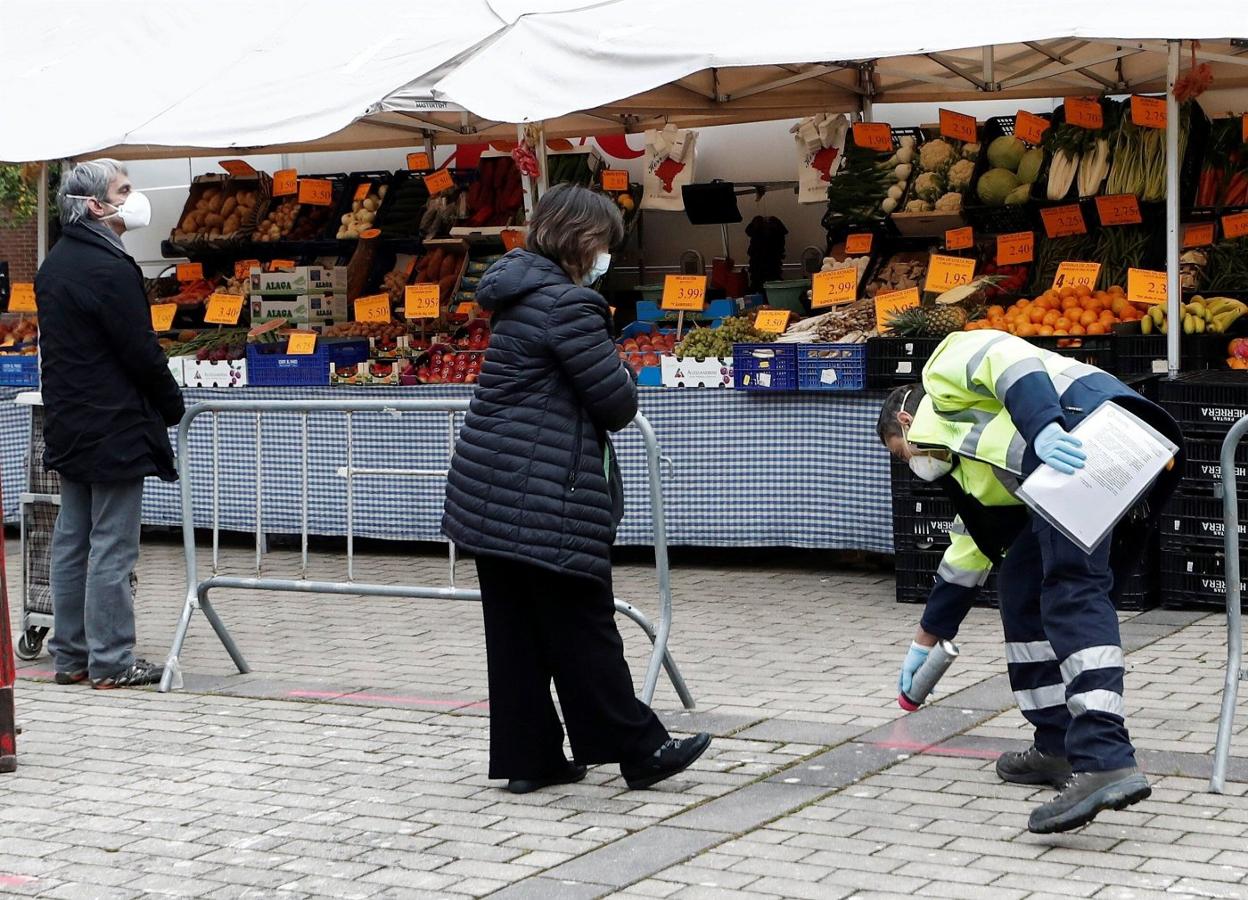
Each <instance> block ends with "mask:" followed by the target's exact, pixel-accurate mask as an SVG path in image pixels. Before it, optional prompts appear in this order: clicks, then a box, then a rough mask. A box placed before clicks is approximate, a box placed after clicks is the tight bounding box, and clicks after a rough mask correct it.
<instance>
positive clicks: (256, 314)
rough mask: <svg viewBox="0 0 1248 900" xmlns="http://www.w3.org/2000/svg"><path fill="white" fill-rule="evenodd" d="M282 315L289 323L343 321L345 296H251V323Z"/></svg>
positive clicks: (345, 317) (323, 323) (316, 323)
mask: <svg viewBox="0 0 1248 900" xmlns="http://www.w3.org/2000/svg"><path fill="white" fill-rule="evenodd" d="M273 319H286V320H287V321H288V322H290V323H291V324H292V325H327V324H330V323H332V322H345V321H347V298H346V297H343V296H340V295H338V294H314V295H312V296H290V297H272V296H264V297H257V296H256V295H254V294H253V295H252V298H251V321H252V323H253V324H259V323H261V322H268V321H271V320H273Z"/></svg>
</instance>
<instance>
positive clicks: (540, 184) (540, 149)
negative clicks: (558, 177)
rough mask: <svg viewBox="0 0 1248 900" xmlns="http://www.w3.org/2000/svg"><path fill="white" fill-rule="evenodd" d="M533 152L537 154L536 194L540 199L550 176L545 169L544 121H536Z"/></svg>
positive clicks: (548, 183)
mask: <svg viewBox="0 0 1248 900" xmlns="http://www.w3.org/2000/svg"><path fill="white" fill-rule="evenodd" d="M533 152H534V153H536V154H537V196H538V199H541V196H542V194H544V193H546V191H547V190H548V189H549V188H550V177H549V175H548V173H547V170H546V162H547V159H546V123H545V122H538V123H537V146H536V147H534V148H533Z"/></svg>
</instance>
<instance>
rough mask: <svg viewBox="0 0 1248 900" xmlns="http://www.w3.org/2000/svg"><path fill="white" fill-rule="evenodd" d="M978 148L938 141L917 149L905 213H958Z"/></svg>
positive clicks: (972, 173) (954, 142) (971, 145)
mask: <svg viewBox="0 0 1248 900" xmlns="http://www.w3.org/2000/svg"><path fill="white" fill-rule="evenodd" d="M979 152H980V146H979V144H970V143H963V142H961V141H955V140H952V139H950V138H945V137H941V138H937V139H935V140H932V141H928V142H927V143H925V144H924V145H923V146H922V147H920V148H919V154H918V169H917V177H916V178H915V179H914V185H913V189H912V199H911V200H910V201H909V202H907V203H906V205H905V210H904V211H905V212H909V213H915V212H917V213H930V212H944V213H957V212H961V211H962V200H963V196H964V195H965V194H966V193H967V192H969V191H970V189H971V186H972V185H971V181H972V179H973V178H974V175H975V161H976V160H977V159H978V158H979Z"/></svg>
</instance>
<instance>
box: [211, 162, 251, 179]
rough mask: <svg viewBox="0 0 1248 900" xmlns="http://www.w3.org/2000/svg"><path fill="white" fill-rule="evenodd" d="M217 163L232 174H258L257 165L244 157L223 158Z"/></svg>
mask: <svg viewBox="0 0 1248 900" xmlns="http://www.w3.org/2000/svg"><path fill="white" fill-rule="evenodd" d="M217 165H219V166H220V167H221V168H223V169H225V171H227V172H229V173H230V174H231V175H235V176H248V175H255V174H256V170H255V167H254V166H252V164H251V163H249V162H247V161H246V160H242V159H223V160H220V161H219V162H218V163H217Z"/></svg>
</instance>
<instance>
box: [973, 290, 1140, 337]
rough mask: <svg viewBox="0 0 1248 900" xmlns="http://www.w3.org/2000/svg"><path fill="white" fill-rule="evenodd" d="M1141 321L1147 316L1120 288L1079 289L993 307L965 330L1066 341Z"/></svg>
mask: <svg viewBox="0 0 1248 900" xmlns="http://www.w3.org/2000/svg"><path fill="white" fill-rule="evenodd" d="M1142 318H1144V314H1143V313H1142V312H1140V310H1138V309H1136V308H1135V307H1134V306H1132V305H1131V304H1130V303H1128V302H1127V293H1126V291H1124V290H1123V289H1122V288H1121V287H1120V286H1118V285H1114V286H1113V287H1111V288H1110V289H1109V290H1107V291H1093V290H1091V289H1090V288H1088V287H1087V286H1085V285H1079V286H1077V287H1070V286H1067V287H1064V288H1062V289H1061V290H1053V289H1052V288H1050V289H1049V290H1047V291H1045V292H1044V293H1043V294H1041V295H1040V296H1039V297H1037V298H1036V299H1035V300H1018V301H1016V302H1015V303H1014V305H1013V306H1010V307H1008V308H1007V307H1002V306H990V307H988V311H987V314H986V316H985V317H984V318H982V319H977V320H976V321H974V322H969V323H967V326H966V330H967V331H978V330H980V329H983V328H993V329H996V330H997V331H1008V332H1009V333H1010V334H1016V335H1018V336H1019V337H1048V336H1050V335H1057V336H1059V337H1067V336H1072V335H1085V334H1109V333H1110V332H1111V330H1112V329H1113V326H1114V325H1117V324H1119V323H1121V322H1135V321H1138V320H1140V319H1142Z"/></svg>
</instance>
